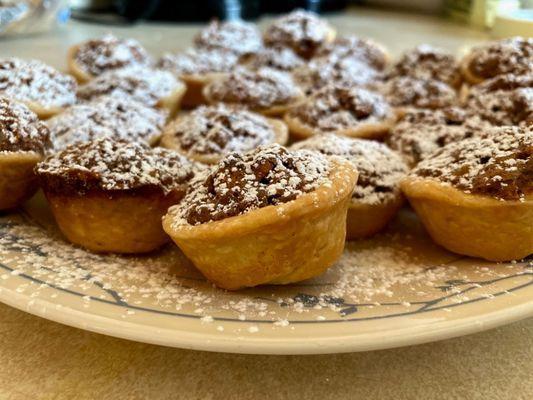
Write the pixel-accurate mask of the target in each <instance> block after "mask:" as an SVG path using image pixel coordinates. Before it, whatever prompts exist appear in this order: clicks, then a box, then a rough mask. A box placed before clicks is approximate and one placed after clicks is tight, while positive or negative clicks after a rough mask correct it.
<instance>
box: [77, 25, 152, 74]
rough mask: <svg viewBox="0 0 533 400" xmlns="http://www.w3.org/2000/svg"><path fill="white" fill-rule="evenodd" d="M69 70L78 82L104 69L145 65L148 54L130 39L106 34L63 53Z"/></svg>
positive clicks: (100, 72) (136, 42)
mask: <svg viewBox="0 0 533 400" xmlns="http://www.w3.org/2000/svg"><path fill="white" fill-rule="evenodd" d="M67 63H68V67H69V71H70V73H71V74H72V75H74V77H75V78H76V79H77V80H78V82H80V83H85V82H87V81H89V80H91V79H92V78H94V77H95V76H99V75H102V74H103V73H104V72H107V71H111V70H115V69H119V68H125V67H134V66H149V65H150V64H151V63H152V59H151V57H150V56H149V55H148V53H147V52H146V50H145V49H144V48H143V47H142V46H141V44H140V43H139V42H138V41H136V40H134V39H118V38H117V37H115V36H113V35H111V34H108V35H105V36H103V37H102V38H98V39H91V40H87V41H85V42H83V43H79V44H77V45H74V46H72V47H71V48H70V49H69V51H68V54H67Z"/></svg>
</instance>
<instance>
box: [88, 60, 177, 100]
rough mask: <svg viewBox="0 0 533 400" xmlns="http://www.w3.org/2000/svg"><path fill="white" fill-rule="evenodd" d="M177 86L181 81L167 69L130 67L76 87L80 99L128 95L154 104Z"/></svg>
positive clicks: (168, 94)
mask: <svg viewBox="0 0 533 400" xmlns="http://www.w3.org/2000/svg"><path fill="white" fill-rule="evenodd" d="M179 87H180V82H179V81H178V80H177V79H176V78H175V77H174V75H173V74H172V73H170V72H168V71H163V70H158V69H152V68H146V67H129V68H123V69H118V70H115V71H109V72H106V73H105V74H102V75H100V76H98V77H96V78H95V79H93V80H91V81H90V82H88V83H86V84H85V85H83V86H81V87H80V88H79V90H78V97H79V98H80V99H82V100H93V99H95V98H97V97H100V96H104V95H109V96H116V97H121V98H124V97H127V98H132V99H135V100H137V101H140V102H141V103H144V104H147V105H150V106H155V105H156V104H157V103H158V101H159V100H161V99H162V98H165V97H167V96H170V95H171V94H172V93H173V92H174V91H175V90H177V89H178V88H179Z"/></svg>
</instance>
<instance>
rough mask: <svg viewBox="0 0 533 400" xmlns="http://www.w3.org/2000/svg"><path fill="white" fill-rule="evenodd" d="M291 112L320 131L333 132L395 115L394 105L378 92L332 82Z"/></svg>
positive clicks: (292, 115) (293, 115)
mask: <svg viewBox="0 0 533 400" xmlns="http://www.w3.org/2000/svg"><path fill="white" fill-rule="evenodd" d="M289 115H290V116H291V117H295V118H297V119H298V120H299V121H301V122H302V123H304V124H306V125H308V126H311V127H313V128H317V129H319V130H320V131H323V132H333V131H339V130H342V129H349V128H355V127H357V126H358V125H359V124H361V123H368V122H369V123H373V122H382V121H384V120H386V119H388V118H390V117H391V109H390V107H389V105H388V103H387V102H386V101H385V99H384V98H383V96H381V95H380V94H378V93H373V92H370V91H368V90H365V89H362V88H357V87H355V88H354V87H347V86H340V85H330V86H327V87H325V88H324V89H322V90H320V91H319V92H317V93H316V94H315V95H313V96H312V97H311V98H309V100H308V101H306V102H305V103H303V104H301V105H299V106H296V107H295V108H293V109H292V110H291V111H290V112H289Z"/></svg>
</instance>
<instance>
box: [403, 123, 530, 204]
mask: <svg viewBox="0 0 533 400" xmlns="http://www.w3.org/2000/svg"><path fill="white" fill-rule="evenodd" d="M412 175H413V176H415V177H429V178H435V179H437V180H439V181H441V182H442V183H444V184H450V185H452V186H453V187H455V188H457V189H459V190H461V191H463V192H465V193H471V194H476V195H482V196H489V197H492V198H496V199H501V200H524V199H525V196H526V195H530V194H531V193H532V192H533V128H532V127H494V128H491V129H490V130H487V131H486V132H485V133H484V134H483V135H479V136H478V135H476V136H474V137H472V138H470V139H466V140H463V141H458V142H454V143H450V144H449V145H447V146H446V147H444V148H443V149H442V150H440V151H439V152H438V153H435V154H434V155H433V156H432V157H430V158H427V159H426V160H424V161H422V162H421V163H420V164H418V166H417V167H416V169H414V170H413V172H412Z"/></svg>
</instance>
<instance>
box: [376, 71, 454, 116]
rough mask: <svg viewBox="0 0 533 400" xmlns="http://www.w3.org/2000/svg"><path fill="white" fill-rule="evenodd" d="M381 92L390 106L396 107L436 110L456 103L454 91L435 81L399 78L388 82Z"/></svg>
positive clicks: (448, 86) (408, 77) (407, 77)
mask: <svg viewBox="0 0 533 400" xmlns="http://www.w3.org/2000/svg"><path fill="white" fill-rule="evenodd" d="M382 91H383V93H384V95H385V97H386V98H387V99H388V100H389V102H390V103H391V105H393V106H396V107H415V108H429V109H437V108H444V107H448V106H452V105H454V104H455V103H457V95H456V93H455V90H454V89H453V88H452V87H451V86H450V85H448V84H446V83H444V82H441V81H437V80H435V79H417V78H412V77H410V76H399V77H395V78H392V79H390V80H388V81H387V82H386V83H385V84H384V85H383V87H382Z"/></svg>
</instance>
